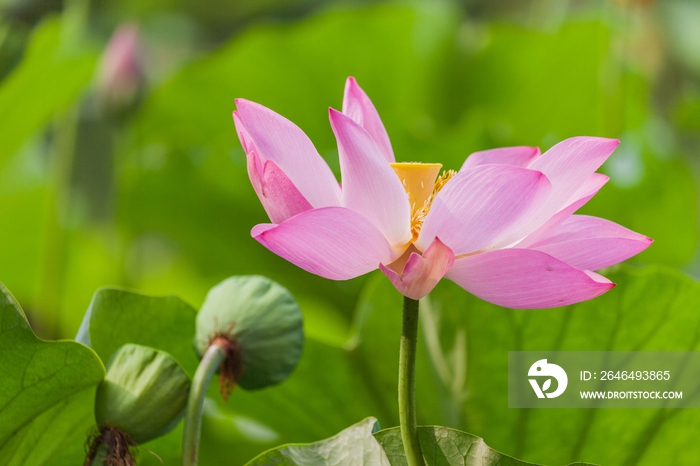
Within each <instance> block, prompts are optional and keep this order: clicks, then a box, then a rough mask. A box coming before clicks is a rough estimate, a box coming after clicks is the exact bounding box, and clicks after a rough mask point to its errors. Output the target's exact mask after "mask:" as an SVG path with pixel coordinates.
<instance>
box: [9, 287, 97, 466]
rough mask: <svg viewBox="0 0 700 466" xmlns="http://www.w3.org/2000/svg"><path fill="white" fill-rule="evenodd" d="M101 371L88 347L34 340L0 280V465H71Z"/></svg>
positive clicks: (77, 454) (87, 425) (78, 451)
mask: <svg viewBox="0 0 700 466" xmlns="http://www.w3.org/2000/svg"><path fill="white" fill-rule="evenodd" d="M104 373H105V372H104V367H103V366H102V363H101V362H100V359H99V358H98V357H97V355H96V354H95V353H94V352H93V351H92V350H91V349H90V348H86V347H85V346H83V345H81V344H80V343H76V342H74V341H43V340H40V339H39V338H37V336H36V335H34V332H33V331H32V329H31V327H30V326H29V323H28V322H27V318H26V316H25V314H24V312H23V311H22V308H21V307H20V306H19V304H18V303H17V301H16V300H15V298H14V297H13V296H12V294H11V293H10V292H9V291H8V290H7V289H6V288H5V287H4V286H3V285H2V284H0V464H2V465H8V466H21V465H30V464H31V465H36V466H42V465H49V464H51V465H63V464H75V460H76V458H80V457H81V455H82V454H83V453H82V443H83V442H84V441H85V435H86V432H87V431H88V429H89V428H90V425H91V418H92V403H93V397H94V393H95V388H96V387H97V385H98V384H99V383H100V381H101V380H102V378H103V376H104Z"/></svg>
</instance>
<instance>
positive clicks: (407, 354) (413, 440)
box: [399, 296, 425, 466]
mask: <svg viewBox="0 0 700 466" xmlns="http://www.w3.org/2000/svg"><path fill="white" fill-rule="evenodd" d="M417 342H418V301H417V300H415V299H411V298H407V297H405V296H404V298H403V324H402V326H401V349H400V353H399V421H400V424H401V440H402V441H403V448H404V451H405V452H406V461H407V462H408V466H425V462H424V461H423V453H422V452H421V449H420V443H418V429H417V427H416V390H415V388H416V343H417Z"/></svg>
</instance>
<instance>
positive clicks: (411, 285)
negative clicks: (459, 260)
mask: <svg viewBox="0 0 700 466" xmlns="http://www.w3.org/2000/svg"><path fill="white" fill-rule="evenodd" d="M454 260H455V255H454V254H453V253H452V250H450V248H448V247H447V246H445V245H444V244H442V242H441V241H440V240H439V239H438V238H435V241H433V243H432V244H431V245H430V246H429V247H428V249H426V250H425V252H424V253H423V255H422V256H421V255H420V254H416V253H415V252H413V253H411V255H410V257H409V258H408V261H407V262H406V265H405V266H404V267H403V271H402V273H401V275H399V274H398V273H396V272H395V271H394V270H392V269H390V268H389V267H386V266H384V264H379V268H380V269H381V271H382V272H384V275H386V276H387V277H389V280H391V283H393V284H394V286H395V287H396V289H397V290H399V293H401V294H402V295H404V296H408V297H409V298H411V299H421V298H422V297H424V296H427V295H428V293H430V292H431V291H433V288H435V285H437V283H438V282H439V281H440V279H442V277H444V276H445V274H446V273H447V271H448V270H450V267H452V264H453V263H454Z"/></svg>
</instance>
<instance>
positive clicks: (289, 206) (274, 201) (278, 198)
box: [247, 150, 311, 223]
mask: <svg viewBox="0 0 700 466" xmlns="http://www.w3.org/2000/svg"><path fill="white" fill-rule="evenodd" d="M247 158H248V176H249V177H250V182H251V184H252V185H253V189H254V190H255V193H256V194H257V195H258V198H259V199H260V202H261V203H262V205H263V208H264V209H265V212H267V216H268V217H270V221H271V222H272V223H282V222H284V221H285V220H287V219H288V218H290V217H293V216H295V215H297V214H300V213H301V212H305V211H307V210H311V204H309V202H308V201H307V200H306V199H305V198H304V196H302V195H301V193H300V192H299V190H298V189H297V188H296V186H294V184H293V183H292V182H291V181H290V180H289V178H287V175H285V174H284V172H283V171H282V170H280V169H279V167H278V166H277V165H275V163H274V162H273V161H271V160H268V161H267V162H265V163H264V165H263V164H262V163H261V162H260V158H259V157H258V155H257V154H256V151H255V150H253V151H251V152H249V153H248V155H247ZM261 165H263V168H262V176H260V171H259V170H260V166H261Z"/></svg>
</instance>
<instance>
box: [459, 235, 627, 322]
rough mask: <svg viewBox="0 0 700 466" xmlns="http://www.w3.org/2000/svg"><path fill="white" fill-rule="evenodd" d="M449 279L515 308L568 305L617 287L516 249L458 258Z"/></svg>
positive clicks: (544, 256)
mask: <svg viewBox="0 0 700 466" xmlns="http://www.w3.org/2000/svg"><path fill="white" fill-rule="evenodd" d="M446 276H447V278H449V279H450V280H452V281H454V282H455V283H457V284H458V285H459V286H461V287H462V288H464V289H465V290H467V291H469V292H470V293H472V294H473V295H475V296H478V297H479V298H481V299H483V300H485V301H488V302H491V303H494V304H497V305H499V306H503V307H509V308H514V309H541V308H548V307H558V306H567V305H569V304H574V303H578V302H581V301H585V300H588V299H592V298H595V297H597V296H600V295H601V294H603V293H605V292H606V291H608V290H609V289H611V288H612V287H614V286H615V284H614V283H611V282H610V281H609V280H608V279H607V278H605V277H603V276H601V275H598V274H596V273H593V272H589V271H587V270H579V269H577V268H575V267H572V266H570V265H568V264H566V263H564V262H562V261H560V260H558V259H555V258H554V257H552V256H550V255H549V254H545V253H543V252H540V251H533V250H530V249H515V248H513V249H498V250H496V251H490V252H486V253H483V254H475V255H473V256H468V257H463V258H457V260H455V263H454V265H453V266H452V268H451V269H450V270H449V271H448V272H447V275H446Z"/></svg>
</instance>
